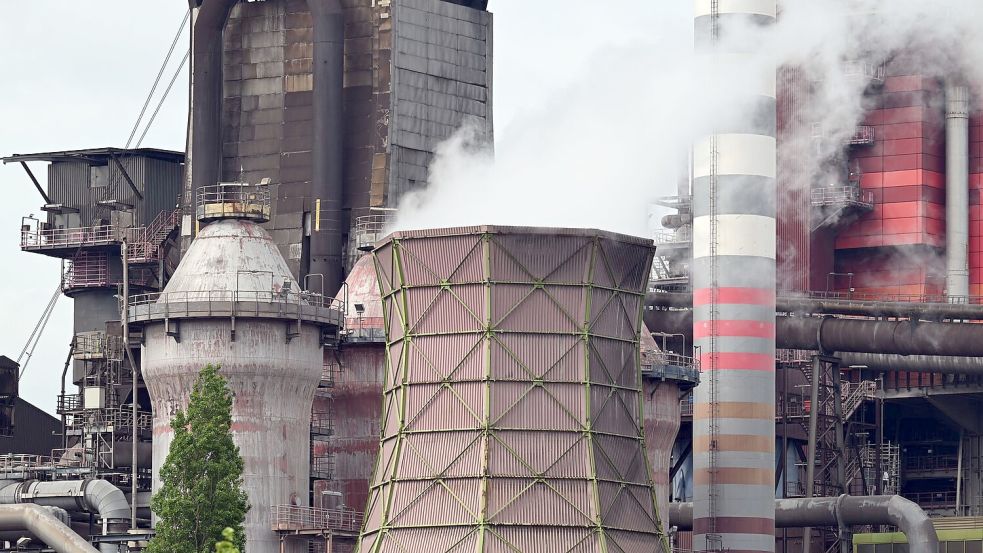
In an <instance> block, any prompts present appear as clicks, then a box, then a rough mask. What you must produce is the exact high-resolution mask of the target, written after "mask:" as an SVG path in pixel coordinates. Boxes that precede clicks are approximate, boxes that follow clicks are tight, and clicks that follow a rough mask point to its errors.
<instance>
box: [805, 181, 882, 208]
mask: <svg viewBox="0 0 983 553" xmlns="http://www.w3.org/2000/svg"><path fill="white" fill-rule="evenodd" d="M812 205H813V207H825V206H834V205H856V206H859V207H866V208H873V207H874V192H873V191H871V190H864V189H862V188H860V187H859V186H852V185H848V186H821V187H818V188H813V189H812Z"/></svg>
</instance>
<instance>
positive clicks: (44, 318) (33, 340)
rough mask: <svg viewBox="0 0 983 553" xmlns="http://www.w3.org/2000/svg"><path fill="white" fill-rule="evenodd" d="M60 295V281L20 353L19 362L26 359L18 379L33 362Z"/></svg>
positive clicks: (18, 378)
mask: <svg viewBox="0 0 983 553" xmlns="http://www.w3.org/2000/svg"><path fill="white" fill-rule="evenodd" d="M59 297H61V283H60V282H59V283H58V287H57V288H55V293H54V294H53V295H52V296H51V299H50V300H48V305H47V306H45V308H44V313H42V314H41V319H40V320H38V323H37V324H36V325H34V330H32V331H31V335H30V337H28V339H27V343H26V344H24V349H22V350H21V352H20V355H18V356H17V363H18V364H20V362H21V360H22V359H23V360H24V364H23V365H21V369H20V374H19V375H17V380H20V379H21V378H23V376H24V373H25V372H27V364H28V363H30V362H31V357H32V356H33V355H34V348H36V347H37V346H38V342H39V341H40V340H41V334H43V333H44V329H45V327H47V326H48V320H49V319H50V318H51V314H52V313H53V312H54V311H55V304H57V303H58V298H59ZM28 350H30V351H28ZM25 356H26V359H25Z"/></svg>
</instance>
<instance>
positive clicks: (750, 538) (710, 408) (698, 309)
mask: <svg viewBox="0 0 983 553" xmlns="http://www.w3.org/2000/svg"><path fill="white" fill-rule="evenodd" d="M695 4H696V20H695V25H696V47H697V50H698V52H700V53H701V54H703V55H706V56H709V57H710V58H711V63H710V66H711V67H712V69H711V71H713V75H714V76H715V77H718V78H715V79H711V80H712V81H714V80H715V82H716V85H715V89H716V90H724V89H726V91H727V96H728V100H729V101H728V102H727V104H728V105H734V106H741V107H740V108H735V109H741V111H742V112H741V114H740V117H727V118H725V119H726V120H727V123H724V122H723V119H722V120H721V122H720V123H719V124H718V125H717V126H716V128H715V130H714V131H713V132H712V133H711V134H710V135H708V136H705V137H702V138H700V139H698V140H697V141H696V144H695V145H694V153H693V178H694V181H693V210H694V217H695V219H694V229H693V232H694V235H693V270H692V275H693V289H694V294H693V307H694V318H693V327H694V328H693V332H694V339H695V345H696V346H698V347H699V354H700V360H701V364H702V371H703V376H702V379H701V383H700V385H699V387H698V388H697V389H696V395H695V400H694V403H695V405H694V425H693V440H694V448H693V450H694V498H693V499H694V501H693V510H694V513H693V530H694V541H693V546H694V549H704V548H705V549H707V550H729V551H731V552H732V553H737V552H741V553H743V552H752V551H754V552H759V551H767V552H772V551H774V548H775V533H774V532H775V203H776V202H775V196H776V190H775V169H776V167H775V166H776V162H775V108H776V99H775V67H774V66H773V65H772V66H767V64H763V63H762V62H761V56H758V55H757V54H758V53H759V52H757V51H756V47H755V46H754V45H749V44H741V45H737V44H736V42H737V41H735V40H728V39H729V38H731V37H728V36H727V33H726V31H727V30H728V29H737V28H740V29H742V30H746V29H749V28H751V29H754V28H756V27H761V28H763V27H767V26H770V25H772V24H773V23H774V22H775V19H776V15H777V9H776V2H775V0H696V2H695ZM742 34H743V33H742ZM725 71H726V72H727V73H728V74H731V75H734V74H736V75H740V78H738V79H734V78H727V79H724V78H723V76H722V73H723V72H725ZM730 100H733V101H734V103H733V104H731V103H730Z"/></svg>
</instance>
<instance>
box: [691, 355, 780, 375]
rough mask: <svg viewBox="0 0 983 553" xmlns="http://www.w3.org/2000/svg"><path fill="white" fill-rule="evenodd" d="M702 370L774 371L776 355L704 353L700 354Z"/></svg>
mask: <svg viewBox="0 0 983 553" xmlns="http://www.w3.org/2000/svg"><path fill="white" fill-rule="evenodd" d="M700 370H701V371H713V370H717V371H765V372H772V371H774V370H775V356H774V355H767V354H764V353H740V352H718V353H716V354H711V353H704V354H702V355H700Z"/></svg>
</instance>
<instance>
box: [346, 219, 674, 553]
mask: <svg viewBox="0 0 983 553" xmlns="http://www.w3.org/2000/svg"><path fill="white" fill-rule="evenodd" d="M387 248H388V249H392V250H394V251H396V252H398V258H399V262H400V271H396V272H391V273H386V272H382V273H380V275H379V276H380V278H382V279H387V278H389V279H392V282H391V286H390V288H391V289H392V290H394V291H395V292H394V293H392V294H389V295H387V296H385V297H383V302H384V304H385V310H386V312H387V313H389V316H388V321H389V324H388V325H387V326H388V334H387V348H388V352H389V355H388V357H387V363H388V365H389V366H388V369H387V373H388V374H389V376H387V382H386V386H385V389H384V393H385V395H386V398H387V402H386V403H384V405H385V411H384V414H383V417H384V418H385V422H384V424H383V433H384V434H385V436H386V439H385V440H384V441H383V452H382V459H383V460H385V462H382V460H381V461H380V463H379V469H378V470H377V472H376V473H375V476H374V477H373V481H374V482H375V484H374V486H373V488H372V491H371V492H370V500H369V504H370V506H371V508H370V510H369V511H370V512H371V513H373V514H372V515H371V516H370V517H369V518H368V519H367V520H368V521H369V522H367V524H366V527H365V533H364V535H363V536H362V538H361V540H360V545H359V548H358V549H357V550H358V551H360V552H365V553H367V552H370V551H371V552H379V551H410V550H412V551H464V550H467V551H469V552H473V551H477V552H481V553H486V552H491V551H502V552H503V553H506V552H509V553H514V552H515V551H564V552H569V551H574V552H581V551H582V552H584V553H587V552H591V553H594V552H598V551H636V550H639V549H638V547H639V546H640V544H641V543H643V542H647V544H648V546H649V549H652V548H654V547H658V544H659V543H660V541H661V540H662V539H663V536H664V534H663V529H662V528H661V527H660V525H659V516H658V514H657V510H658V509H657V507H656V505H655V500H654V495H653V493H652V489H651V487H650V485H649V482H650V475H649V470H648V464H647V458H646V454H645V449H644V443H643V440H642V432H641V424H642V421H641V416H642V405H641V401H642V400H641V395H640V390H639V386H640V385H641V383H640V367H639V357H640V355H639V344H638V337H639V335H640V330H641V321H640V319H641V309H640V306H641V300H642V294H643V292H644V288H645V282H646V278H647V275H648V266H649V264H650V262H651V256H652V249H651V244H650V243H649V242H648V241H646V240H641V239H635V238H631V237H626V236H620V235H614V234H611V233H605V232H600V231H583V230H575V229H528V228H515V227H467V228H458V229H441V230H431V231H412V232H397V233H395V234H394V235H393V236H392V237H391V238H390V242H388V243H386V244H383V245H382V246H380V249H379V250H377V251H388V250H387ZM384 263H385V260H382V261H379V262H377V265H379V264H384ZM384 289H385V288H384ZM393 312H395V313H396V314H398V315H400V316H401V317H402V318H398V317H394V316H393V314H392V313H393ZM394 321H398V322H399V324H400V325H401V326H402V328H395V325H394V324H393V323H394ZM394 330H395V332H394ZM380 503H381V504H385V505H386V508H385V509H384V510H383V511H382V514H381V517H382V518H381V519H380V518H379V516H376V515H375V513H376V512H377V507H376V506H377V505H378V504H380ZM435 526H436V527H439V529H440V531H439V532H431V531H430V530H431V527H435ZM599 526H600V527H601V528H603V529H604V530H605V531H604V532H599V531H598V527H599ZM615 529H618V530H620V532H615V533H614V534H612V537H607V532H608V531H612V532H614V531H615ZM476 536H477V538H476V539H474V540H472V538H475V537H476ZM615 536H617V537H615ZM632 536H635V537H639V539H635V538H634V537H632ZM641 537H644V538H645V539H644V540H643V539H641ZM619 540H620V541H619ZM479 544H480V545H479Z"/></svg>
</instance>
